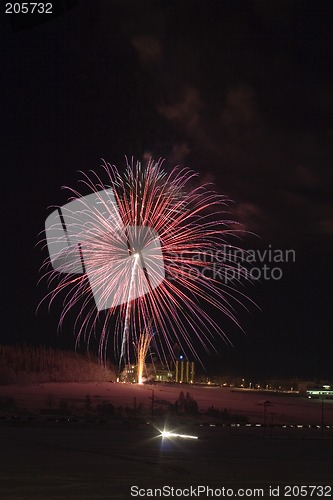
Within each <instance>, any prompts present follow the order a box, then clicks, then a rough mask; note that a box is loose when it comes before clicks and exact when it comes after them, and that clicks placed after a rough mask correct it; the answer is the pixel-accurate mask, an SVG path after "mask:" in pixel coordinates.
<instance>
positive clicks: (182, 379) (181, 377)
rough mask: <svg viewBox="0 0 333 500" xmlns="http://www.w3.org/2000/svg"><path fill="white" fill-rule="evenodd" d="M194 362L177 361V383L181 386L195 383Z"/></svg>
mask: <svg viewBox="0 0 333 500" xmlns="http://www.w3.org/2000/svg"><path fill="white" fill-rule="evenodd" d="M194 375H195V372H194V362H193V361H192V362H191V361H187V360H184V359H182V360H177V361H176V363H175V382H176V383H180V384H193V383H194Z"/></svg>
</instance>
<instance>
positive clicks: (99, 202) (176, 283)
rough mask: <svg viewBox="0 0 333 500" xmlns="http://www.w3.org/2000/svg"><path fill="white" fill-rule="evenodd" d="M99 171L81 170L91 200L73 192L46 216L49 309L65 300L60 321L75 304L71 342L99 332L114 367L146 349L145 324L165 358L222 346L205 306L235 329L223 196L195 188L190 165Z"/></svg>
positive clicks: (230, 230)
mask: <svg viewBox="0 0 333 500" xmlns="http://www.w3.org/2000/svg"><path fill="white" fill-rule="evenodd" d="M102 169H103V170H102V173H101V176H100V175H98V174H97V173H96V172H90V173H89V175H87V174H84V173H82V176H83V179H82V180H81V182H82V183H83V186H84V190H85V191H88V193H89V194H88V195H85V194H82V193H80V192H78V191H76V190H73V189H70V192H71V196H70V199H69V202H68V204H67V205H65V206H64V207H61V209H60V208H58V209H57V210H56V211H54V212H53V213H52V214H51V215H50V216H49V217H48V219H47V223H46V240H47V246H48V249H49V252H50V256H51V257H50V258H48V259H47V261H46V263H45V265H46V266H47V265H50V263H51V265H52V270H47V271H46V272H45V274H44V276H47V278H48V282H49V286H50V287H51V288H52V291H51V292H50V293H49V294H48V296H47V297H48V298H49V299H50V300H49V303H50V304H51V303H52V302H53V301H54V300H55V298H56V297H57V296H58V295H60V296H61V297H62V298H63V304H64V306H63V310H62V313H61V316H60V321H59V324H60V325H61V324H62V323H63V321H64V318H65V316H66V315H67V314H68V313H69V311H70V310H71V309H72V308H73V307H74V306H75V305H77V304H79V307H80V314H79V315H78V318H77V320H76V324H75V331H76V334H77V342H79V341H80V339H82V338H84V339H85V340H86V341H87V342H89V340H90V337H91V335H93V334H95V335H98V336H99V354H100V357H101V358H102V359H105V355H106V352H107V349H106V348H107V342H108V338H110V337H111V338H112V339H113V342H114V351H115V353H116V356H117V357H118V360H119V364H121V363H122V362H125V363H126V362H127V363H129V362H130V358H131V355H133V352H131V346H132V345H133V344H134V345H135V346H137V347H136V349H137V352H138V346H141V345H142V343H143V345H147V339H145V338H143V339H142V340H140V334H141V335H143V334H142V333H141V332H147V331H148V330H149V329H148V324H149V325H153V328H154V330H155V331H156V335H155V337H158V340H156V342H155V343H156V344H158V353H159V356H160V358H161V359H162V360H164V361H166V360H168V359H170V358H171V359H172V358H173V346H174V345H175V344H178V345H179V346H180V347H181V349H182V350H183V351H184V352H185V353H187V354H188V355H189V356H194V357H195V358H196V359H200V358H199V356H198V353H197V350H196V349H195V347H194V344H198V343H199V344H201V346H202V348H203V349H205V350H206V351H211V350H212V349H214V344H215V341H216V337H217V336H220V337H222V338H223V339H224V340H225V341H226V342H228V343H229V340H228V337H227V336H226V334H225V332H224V331H223V328H222V327H221V325H219V324H218V323H217V322H216V321H215V320H214V319H213V318H212V317H211V316H210V315H209V314H208V313H207V312H206V310H205V304H209V305H210V307H211V306H213V307H214V308H216V309H217V310H218V311H220V312H222V313H224V314H225V315H227V316H228V317H229V318H231V319H232V320H233V321H234V322H235V323H237V318H236V316H235V311H234V308H233V306H232V303H234V301H235V300H236V301H237V302H239V303H240V304H242V297H241V294H239V292H237V290H236V288H234V286H233V283H235V280H234V281H233V283H231V282H229V281H225V282H223V281H224V280H223V276H226V275H227V274H228V272H229V271H230V269H231V268H233V267H234V266H235V263H234V262H232V261H229V260H228V256H227V255H226V254H225V252H224V249H225V248H226V245H228V248H230V237H231V236H232V235H235V234H236V233H237V230H235V223H234V222H233V221H231V220H229V219H228V217H227V214H228V211H227V209H228V200H227V199H226V198H225V197H224V196H221V195H219V194H217V193H216V192H215V191H213V190H212V189H211V188H210V186H209V185H201V186H197V185H196V177H197V174H196V173H194V172H193V171H191V170H189V169H188V168H180V167H176V168H174V169H172V170H171V171H170V172H167V171H166V170H165V169H164V168H163V162H162V161H161V160H160V161H158V162H154V161H152V160H151V161H150V162H149V163H148V164H147V165H146V166H144V167H143V166H141V164H140V163H139V162H137V163H135V162H134V161H132V162H131V163H128V164H127V168H126V171H125V172H124V173H123V174H121V173H120V172H119V171H118V169H117V168H116V167H114V166H111V165H110V164H107V163H104V164H103V166H102ZM102 177H103V178H105V180H103V181H102ZM67 189H69V188H67ZM50 248H52V250H50ZM217 256H218V257H217ZM223 256H224V258H221V257H223ZM217 264H218V266H219V267H218V270H219V272H218V276H217V275H216V266H217ZM221 277H222V279H221ZM93 299H94V300H93ZM148 340H150V339H148ZM145 342H146V344H145ZM148 344H149V343H148Z"/></svg>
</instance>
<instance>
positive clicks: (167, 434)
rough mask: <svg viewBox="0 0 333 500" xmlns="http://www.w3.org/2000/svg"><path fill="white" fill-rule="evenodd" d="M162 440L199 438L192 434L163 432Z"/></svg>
mask: <svg viewBox="0 0 333 500" xmlns="http://www.w3.org/2000/svg"><path fill="white" fill-rule="evenodd" d="M161 437H162V439H164V438H183V439H198V436H192V435H190V434H177V433H176V432H170V431H162V432H161Z"/></svg>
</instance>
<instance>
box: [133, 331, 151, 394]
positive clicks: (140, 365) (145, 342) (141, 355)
mask: <svg viewBox="0 0 333 500" xmlns="http://www.w3.org/2000/svg"><path fill="white" fill-rule="evenodd" d="M152 338H153V333H151V331H150V329H149V326H148V327H147V328H145V330H144V331H143V333H141V335H140V337H139V342H138V347H137V349H138V355H137V372H138V384H143V371H144V368H145V360H146V356H147V352H148V349H149V346H150V342H151V339H152Z"/></svg>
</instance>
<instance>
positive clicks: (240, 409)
mask: <svg viewBox="0 0 333 500" xmlns="http://www.w3.org/2000/svg"><path fill="white" fill-rule="evenodd" d="M181 390H182V391H184V393H186V392H189V393H190V394H191V396H192V397H193V398H194V399H195V400H196V401H197V402H198V405H199V409H200V411H205V410H207V409H208V408H209V407H210V406H214V407H215V408H219V409H221V410H223V409H224V408H226V409H228V410H230V411H231V412H232V413H238V414H244V415H246V416H247V417H249V419H250V420H251V421H253V422H262V421H263V417H264V404H263V403H264V402H265V401H269V402H270V403H271V404H269V406H267V408H266V409H267V416H269V418H270V419H273V421H274V423H279V424H307V425H311V424H318V425H320V424H321V421H322V410H323V411H324V422H325V424H326V425H333V400H325V402H324V408H323V409H322V402H321V401H320V400H318V399H308V398H306V397H301V396H298V395H294V396H290V395H283V394H263V393H258V392H255V391H239V390H236V391H233V390H232V389H230V388H221V387H200V386H194V385H178V384H177V385H172V384H165V385H158V384H156V385H143V386H138V385H134V384H114V383H100V384H94V383H86V384H80V383H66V384H60V383H57V384H39V385H29V386H12V385H11V386H0V398H1V397H8V396H10V397H12V398H13V399H14V400H15V402H16V404H17V406H19V407H23V408H27V409H28V410H29V411H33V412H38V410H39V409H40V408H46V407H47V405H48V404H49V401H50V400H53V404H54V405H55V406H57V405H58V402H59V401H60V400H61V399H65V400H68V401H69V402H70V403H71V404H72V405H74V406H75V407H78V408H80V407H82V406H83V404H84V400H85V398H86V396H87V395H89V397H90V398H91V401H92V404H93V405H95V404H98V403H100V402H102V401H108V402H110V403H112V404H113V405H114V406H123V407H126V406H127V407H133V405H134V401H135V404H137V405H139V404H141V405H142V406H143V407H144V408H147V409H148V408H150V407H151V397H152V391H154V399H155V406H156V407H158V406H159V400H162V401H170V402H172V403H174V402H175V401H176V400H177V398H178V396H179V393H180V391H181Z"/></svg>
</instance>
